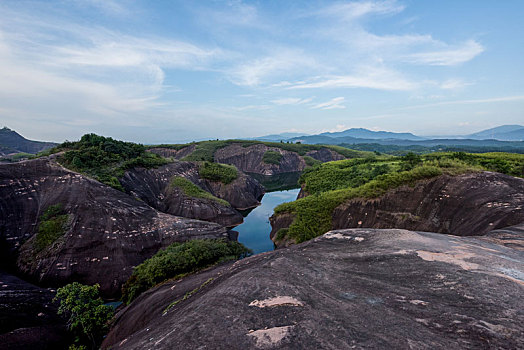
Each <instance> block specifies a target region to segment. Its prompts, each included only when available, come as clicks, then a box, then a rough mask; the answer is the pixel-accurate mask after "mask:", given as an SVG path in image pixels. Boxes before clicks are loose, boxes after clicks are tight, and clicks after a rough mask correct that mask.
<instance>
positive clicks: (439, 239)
mask: <svg viewBox="0 0 524 350" xmlns="http://www.w3.org/2000/svg"><path fill="white" fill-rule="evenodd" d="M515 234H517V235H518V230H517V231H516V232H515ZM520 237H521V236H520ZM521 238H522V237H521ZM523 262H524V254H523V252H522V251H519V250H517V249H512V248H509V247H505V246H503V245H499V244H494V243H493V242H487V241H485V240H483V239H482V238H476V237H452V236H448V235H442V234H438V233H427V232H426V233H423V232H411V231H404V230H376V229H351V230H340V231H331V232H329V233H326V234H325V235H323V236H321V237H319V238H317V239H314V240H312V241H309V242H306V243H303V244H299V245H294V246H293V247H291V248H287V249H280V250H276V251H273V252H268V253H265V254H259V255H256V256H253V257H250V258H246V259H243V260H241V261H238V262H236V263H234V264H227V265H222V266H219V267H217V268H215V269H211V270H207V271H204V272H202V273H199V274H196V275H192V276H188V277H186V278H184V279H182V280H177V281H169V282H166V283H164V284H162V285H160V286H157V287H155V288H153V289H151V290H149V291H148V292H147V293H144V294H143V295H141V296H140V297H139V298H137V299H136V300H135V301H134V302H133V303H131V304H130V305H129V306H127V307H126V308H125V309H123V310H122V311H121V312H119V313H118V314H117V316H116V320H115V323H114V325H113V328H112V330H111V332H110V333H109V334H108V336H107V338H106V339H105V341H104V343H103V346H102V347H103V348H109V347H110V348H111V349H151V348H154V349H172V348H173V347H175V346H176V347H178V348H184V349H193V348H210V349H349V348H382V349H386V348H389V349H407V348H432V349H444V348H449V349H453V348H463V349H477V348H504V349H512V348H522V346H523V345H524V336H523V335H524V316H523V314H522V312H521V310H522V283H523V281H522V278H521V276H522V274H523V273H524V271H523V270H522V266H523ZM173 302H176V303H175V304H174V306H172V307H168V306H169V305H170V304H171V305H173V304H172V303H173ZM210 310H212V312H210Z"/></svg>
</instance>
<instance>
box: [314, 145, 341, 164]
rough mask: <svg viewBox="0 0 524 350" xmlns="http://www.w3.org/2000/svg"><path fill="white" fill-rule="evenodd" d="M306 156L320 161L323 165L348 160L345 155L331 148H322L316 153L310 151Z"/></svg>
mask: <svg viewBox="0 0 524 350" xmlns="http://www.w3.org/2000/svg"><path fill="white" fill-rule="evenodd" d="M306 156H310V157H311V158H314V159H316V160H319V161H321V162H323V163H325V162H332V161H334V160H342V159H346V158H345V157H344V156H343V155H341V154H340V153H337V152H335V151H333V150H331V149H329V148H321V149H319V150H316V151H309V152H307V153H306Z"/></svg>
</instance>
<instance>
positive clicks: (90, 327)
mask: <svg viewBox="0 0 524 350" xmlns="http://www.w3.org/2000/svg"><path fill="white" fill-rule="evenodd" d="M98 288H99V285H98V284H95V285H94V286H86V285H83V284H80V283H78V282H73V283H71V284H68V285H66V286H64V287H62V288H58V290H57V292H56V297H55V300H60V307H59V308H58V314H67V315H69V320H68V322H67V324H68V328H69V330H70V331H71V332H73V334H74V335H75V343H76V344H73V345H72V346H71V347H70V349H71V348H72V349H82V348H84V349H85V345H87V346H89V347H90V348H92V349H96V348H98V347H97V345H98V344H100V343H101V341H102V337H103V336H104V335H105V334H106V333H107V331H108V330H109V326H108V322H109V320H111V318H112V317H113V308H112V307H111V306H107V305H104V302H103V301H102V298H100V296H99V295H98Z"/></svg>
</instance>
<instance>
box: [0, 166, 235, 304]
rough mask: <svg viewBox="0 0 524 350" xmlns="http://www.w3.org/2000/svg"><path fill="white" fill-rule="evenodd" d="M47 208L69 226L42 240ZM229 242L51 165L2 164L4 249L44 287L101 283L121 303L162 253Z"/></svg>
mask: <svg viewBox="0 0 524 350" xmlns="http://www.w3.org/2000/svg"><path fill="white" fill-rule="evenodd" d="M49 208H57V211H59V214H60V218H63V223H64V225H62V226H63V227H62V228H60V227H58V226H61V225H54V224H53V223H52V222H51V223H50V224H49V225H48V227H47V228H48V229H49V230H48V231H52V232H51V234H52V235H54V238H53V239H52V240H48V239H47V240H46V239H43V240H39V237H38V235H37V232H39V226H40V225H41V224H42V221H44V219H43V216H42V215H43V214H45V213H47V211H48V210H49ZM53 225H54V226H53ZM57 228H59V229H60V230H61V232H57ZM60 230H58V231H60ZM45 235H49V232H45ZM228 236H229V233H228V232H227V230H226V229H225V228H224V227H223V226H220V225H218V224H214V223H210V222H205V221H198V220H192V219H187V218H182V217H177V216H173V215H168V214H165V213H161V212H159V211H157V210H155V209H153V208H151V207H150V206H149V205H147V204H146V203H144V202H143V201H140V200H138V199H136V198H133V197H131V196H129V195H128V194H126V193H123V192H121V191H118V190H115V189H113V188H111V187H109V186H106V185H104V184H101V183H99V182H97V181H95V180H92V179H90V178H88V177H85V176H83V175H81V174H78V173H75V172H72V171H69V170H67V169H64V168H62V167H61V166H60V165H58V164H56V163H55V162H54V161H52V160H49V159H36V160H32V161H26V162H21V163H17V164H5V165H1V166H0V241H1V242H0V244H1V245H2V246H3V248H4V250H6V251H7V252H8V254H10V255H11V258H10V260H13V259H17V263H16V264H17V268H18V270H19V271H20V272H21V273H23V274H25V275H26V276H27V277H28V278H29V279H31V280H33V281H36V282H38V283H40V284H43V285H52V286H60V285H63V284H66V283H69V282H72V281H79V282H82V283H85V284H94V283H99V284H100V287H101V288H100V290H101V293H102V295H104V297H118V295H119V293H120V287H121V285H122V283H123V282H125V281H126V280H127V278H128V277H129V276H130V275H131V272H132V269H133V267H134V266H136V265H138V264H140V263H141V262H142V261H144V260H145V259H147V258H149V257H151V256H152V255H153V254H155V253H156V252H157V251H158V250H159V249H160V248H162V247H165V246H167V245H169V244H171V243H173V242H175V241H186V240H189V239H196V238H221V237H228ZM8 259H9V258H8Z"/></svg>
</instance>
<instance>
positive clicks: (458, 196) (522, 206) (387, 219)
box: [270, 172, 524, 238]
mask: <svg viewBox="0 0 524 350" xmlns="http://www.w3.org/2000/svg"><path fill="white" fill-rule="evenodd" d="M304 195H305V193H304V191H301V193H300V194H299V197H300V196H304ZM270 220H271V225H272V231H271V237H272V238H273V237H274V236H275V234H276V232H277V231H278V230H279V229H281V228H286V227H289V225H290V224H291V222H292V221H293V216H292V215H291V214H279V215H274V216H273V217H271V219H270ZM523 221H524V179H522V178H516V177H512V176H509V175H504V174H500V173H492V172H478V173H469V174H463V175H460V176H449V175H443V176H439V177H436V178H433V179H430V180H424V181H419V182H417V183H416V184H415V185H414V186H413V187H410V186H402V187H399V188H396V189H393V190H391V191H389V192H388V193H386V194H385V195H384V196H382V197H379V198H375V199H353V200H350V201H348V202H346V203H344V204H342V205H340V206H338V207H337V208H335V210H334V212H333V227H332V228H333V229H344V228H356V227H368V228H402V229H408V230H417V231H428V232H440V233H448V234H454V235H458V236H471V235H484V234H486V233H487V232H489V231H492V230H494V229H498V228H503V227H506V226H511V225H516V224H518V223H520V222H523Z"/></svg>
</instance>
